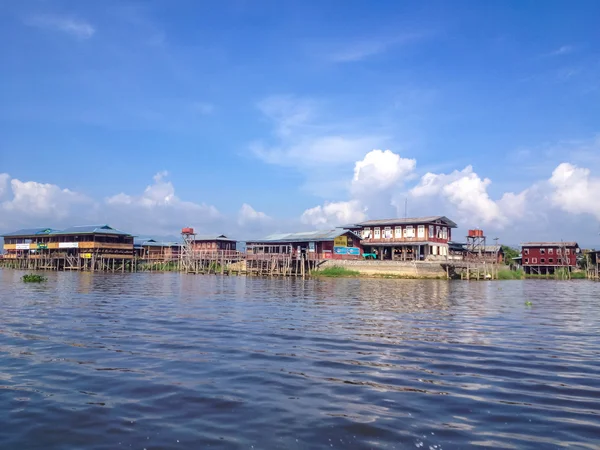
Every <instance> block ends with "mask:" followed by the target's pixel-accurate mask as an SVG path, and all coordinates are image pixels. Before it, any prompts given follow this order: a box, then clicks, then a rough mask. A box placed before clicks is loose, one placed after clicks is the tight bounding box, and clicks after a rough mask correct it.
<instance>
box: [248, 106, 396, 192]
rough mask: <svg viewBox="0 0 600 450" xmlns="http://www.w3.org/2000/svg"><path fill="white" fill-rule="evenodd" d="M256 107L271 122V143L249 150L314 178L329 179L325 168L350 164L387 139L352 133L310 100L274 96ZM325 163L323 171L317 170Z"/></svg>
mask: <svg viewBox="0 0 600 450" xmlns="http://www.w3.org/2000/svg"><path fill="white" fill-rule="evenodd" d="M258 108H259V110H260V111H261V112H262V113H263V114H264V115H265V117H267V118H268V119H269V120H270V121H271V122H272V123H273V126H274V133H273V134H274V143H270V144H269V143H265V142H263V141H259V142H254V143H253V144H251V145H250V150H251V151H252V153H253V154H254V155H255V156H257V157H258V158H260V159H262V160H263V161H265V162H267V163H269V164H275V165H280V166H287V167H295V168H297V169H298V170H300V171H304V172H305V173H306V174H307V175H308V176H309V177H315V178H317V181H319V180H320V179H321V178H323V177H326V178H327V179H328V180H329V179H330V176H328V171H329V170H331V169H332V168H336V167H340V166H345V165H349V164H353V163H354V162H355V161H356V160H357V159H358V158H360V157H361V156H363V155H364V154H365V151H366V150H368V149H371V148H376V147H379V146H380V145H382V144H385V142H386V141H387V137H385V136H382V135H380V134H378V133H372V132H362V133H361V132H356V130H355V129H352V128H351V125H350V124H348V123H344V124H341V125H340V124H335V123H331V121H330V120H328V119H327V118H326V117H324V116H323V115H322V114H321V115H320V114H318V113H319V110H318V108H317V105H316V102H314V101H312V100H307V99H301V98H297V97H293V96H274V97H268V98H266V99H264V100H262V101H261V102H260V103H259V104H258ZM325 166H326V167H327V170H321V169H323V167H325ZM329 174H330V173H329Z"/></svg>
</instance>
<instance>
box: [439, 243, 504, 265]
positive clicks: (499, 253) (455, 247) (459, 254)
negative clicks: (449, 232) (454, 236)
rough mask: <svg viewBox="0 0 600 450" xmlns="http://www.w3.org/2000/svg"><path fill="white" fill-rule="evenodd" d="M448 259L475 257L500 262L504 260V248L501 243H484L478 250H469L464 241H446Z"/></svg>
mask: <svg viewBox="0 0 600 450" xmlns="http://www.w3.org/2000/svg"><path fill="white" fill-rule="evenodd" d="M448 259H454V260H465V259H473V260H475V259H477V260H484V261H487V262H497V263H498V264H502V263H503V262H504V250H503V249H502V246H501V245H486V246H483V247H482V248H481V250H480V251H469V249H468V246H467V244H465V243H461V242H448Z"/></svg>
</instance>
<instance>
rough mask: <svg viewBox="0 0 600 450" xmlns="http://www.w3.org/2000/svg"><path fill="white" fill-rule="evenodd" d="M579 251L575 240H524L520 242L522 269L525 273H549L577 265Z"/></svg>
mask: <svg viewBox="0 0 600 450" xmlns="http://www.w3.org/2000/svg"><path fill="white" fill-rule="evenodd" d="M579 252H580V250H579V245H578V244H577V242H526V243H523V244H521V257H522V264H523V270H525V273H526V274H540V275H550V274H553V273H554V272H555V271H556V269H559V268H566V269H568V270H572V269H574V268H576V267H577V255H578V253H579Z"/></svg>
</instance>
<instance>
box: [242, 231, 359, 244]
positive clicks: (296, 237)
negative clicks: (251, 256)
mask: <svg viewBox="0 0 600 450" xmlns="http://www.w3.org/2000/svg"><path fill="white" fill-rule="evenodd" d="M346 233H352V234H353V235H354V236H356V238H357V239H360V236H358V235H357V234H356V233H354V232H353V231H350V230H342V229H339V228H338V229H335V230H320V231H301V232H299V233H278V234H271V235H269V236H267V237H265V238H263V239H252V240H250V241H248V242H251V243H263V242H264V243H276V242H282V243H285V242H320V241H332V240H334V239H335V238H336V237H339V236H342V235H343V234H346Z"/></svg>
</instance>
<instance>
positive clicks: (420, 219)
mask: <svg viewBox="0 0 600 450" xmlns="http://www.w3.org/2000/svg"><path fill="white" fill-rule="evenodd" d="M436 220H441V221H442V222H444V223H445V224H446V225H447V226H449V227H450V228H456V227H457V225H456V223H454V222H453V221H452V220H450V219H448V218H447V217H446V216H428V217H408V218H406V219H377V220H367V221H365V222H359V223H357V224H356V225H358V226H361V227H371V226H382V225H384V226H385V225H415V224H425V223H431V222H435V221H436Z"/></svg>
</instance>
